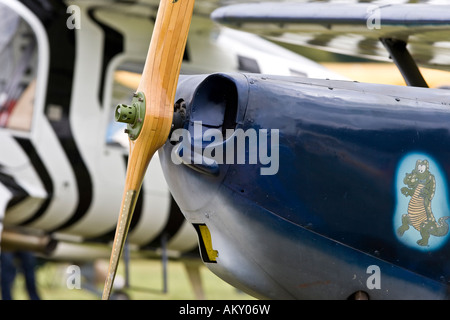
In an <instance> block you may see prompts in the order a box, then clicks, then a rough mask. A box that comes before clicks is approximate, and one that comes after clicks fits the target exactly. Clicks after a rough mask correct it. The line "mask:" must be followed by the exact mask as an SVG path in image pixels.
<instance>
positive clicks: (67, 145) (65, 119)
mask: <svg viewBox="0 0 450 320" xmlns="http://www.w3.org/2000/svg"><path fill="white" fill-rule="evenodd" d="M157 3H158V2H157V1H135V2H133V3H125V2H122V1H107V0H85V1H82V0H76V1H59V0H58V1H56V0H43V1H39V2H36V1H28V0H20V1H18V0H14V1H12V0H0V9H1V10H0V12H2V16H3V19H2V22H1V23H0V28H2V30H3V31H4V32H3V31H2V34H3V35H4V36H3V38H2V39H0V40H1V44H0V46H1V48H0V49H1V53H0V54H1V56H0V61H1V62H2V71H1V79H2V84H1V85H2V95H1V97H0V98H1V103H2V109H1V112H0V122H1V125H0V126H1V127H0V143H1V145H2V152H1V154H0V182H1V183H0V204H1V210H0V218H1V221H2V225H1V226H2V227H3V232H2V247H3V248H7V247H9V248H25V249H29V250H37V251H40V252H41V254H45V256H46V257H50V258H54V259H68V260H71V261H84V260H88V261H91V260H93V259H95V258H99V257H103V258H104V257H108V256H109V254H110V246H109V245H108V244H109V243H110V242H111V241H112V239H113V236H114V232H115V227H116V222H117V217H118V212H119V206H120V200H121V195H122V190H123V180H124V176H125V171H126V163H127V155H128V153H127V141H126V135H125V134H124V133H123V131H124V127H123V126H119V125H118V124H116V123H115V122H114V115H113V114H114V107H115V106H116V105H117V104H118V103H128V102H129V99H131V97H132V94H133V92H134V90H135V88H136V85H135V83H136V74H138V73H140V72H141V71H142V66H143V63H144V61H145V56H146V52H147V49H148V44H149V41H150V38H151V33H152V29H153V23H154V17H155V15H156V8H157ZM198 3H199V7H198V8H197V9H196V14H195V15H194V18H193V23H192V27H191V33H190V36H189V40H188V47H187V50H186V53H185V59H184V62H183V66H182V72H183V73H185V74H189V73H210V72H214V71H224V72H226V71H228V72H229V71H236V72H237V71H239V70H247V71H253V72H268V73H277V74H286V75H289V74H293V73H299V74H304V75H308V76H313V77H323V78H326V77H338V75H336V74H333V73H332V72H330V71H328V70H326V69H325V68H323V67H321V66H320V65H318V64H316V63H314V62H312V61H310V60H308V59H305V58H303V57H301V56H299V55H297V54H293V53H292V52H290V51H288V50H285V49H283V48H281V47H279V46H276V45H274V44H272V43H270V42H269V41H267V40H263V39H261V38H259V37H257V36H254V35H251V34H247V33H242V32H238V31H234V30H225V29H219V28H218V26H216V25H215V24H214V23H213V22H212V21H211V20H210V19H209V13H210V12H211V10H212V9H210V8H209V7H208V3H209V2H207V1H206V2H204V3H202V1H199V2H198ZM203 6H205V7H206V9H202V8H203ZM215 7H216V6H215ZM205 10H206V11H205ZM205 12H206V13H205ZM8 36H9V37H10V38H8ZM137 78H138V77H137ZM124 141H125V142H124ZM128 242H129V244H130V247H131V248H132V249H136V250H133V251H139V252H143V253H144V254H148V255H151V256H153V255H154V254H155V252H156V253H159V252H160V250H159V249H160V248H161V246H162V242H165V243H167V249H168V253H169V254H170V255H171V256H173V257H179V256H180V255H183V254H187V255H189V254H191V253H192V252H194V253H196V252H198V249H197V248H198V240H197V235H196V233H195V231H194V228H193V227H192V225H191V224H190V223H188V222H187V221H186V220H185V218H184V217H183V215H182V214H181V212H180V210H179V208H178V206H177V205H176V203H175V202H174V201H173V198H172V197H171V195H170V192H169V189H168V187H167V184H166V182H165V179H164V177H163V174H162V171H161V168H160V164H159V161H158V158H157V157H155V159H154V160H153V161H152V162H151V164H150V166H149V168H148V175H147V177H146V179H145V181H144V184H143V190H142V192H141V195H140V200H139V202H138V205H137V207H136V212H135V215H134V218H133V221H132V224H131V230H130V233H129V237H128ZM86 244H87V245H86ZM101 244H107V245H106V246H105V245H101Z"/></svg>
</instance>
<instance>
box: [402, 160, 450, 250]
mask: <svg viewBox="0 0 450 320" xmlns="http://www.w3.org/2000/svg"><path fill="white" fill-rule="evenodd" d="M416 159H417V158H416ZM429 159H431V157H428V158H426V157H423V158H422V159H417V160H416V162H415V166H413V168H412V170H411V163H412V161H411V159H409V161H408V163H409V166H410V167H409V168H410V169H409V170H411V171H406V172H405V170H406V168H407V167H406V166H405V165H403V168H404V169H403V173H404V176H403V180H402V185H403V186H401V187H399V186H398V189H397V192H399V196H398V202H399V203H402V205H401V206H397V214H396V216H395V219H396V220H397V221H394V226H395V228H396V233H397V236H398V238H399V239H402V240H404V242H407V244H408V245H410V246H412V247H414V246H416V247H417V248H420V247H421V248H426V249H436V248H437V247H438V246H440V244H442V243H443V242H442V241H438V242H436V241H434V242H433V244H432V243H431V242H432V241H431V240H430V237H431V236H434V237H443V238H446V237H445V236H446V235H447V234H448V229H449V225H448V223H447V221H446V220H447V219H448V218H450V216H444V214H449V213H450V211H449V210H448V201H447V198H446V191H445V190H439V189H440V188H441V189H444V188H445V189H446V185H445V180H444V178H443V177H441V175H440V174H439V177H438V179H437V178H436V177H435V175H434V174H433V173H432V169H431V167H430V162H431V163H433V164H434V163H435V162H434V161H432V160H429ZM434 168H435V169H434V170H436V171H437V172H438V173H440V170H439V169H438V168H437V165H435V166H434ZM401 174H402V172H401V170H399V172H398V175H399V177H398V184H399V180H400V179H399V178H400V176H401ZM437 181H438V182H439V183H437ZM438 191H439V192H438ZM437 193H439V200H436V201H439V202H440V203H439V204H438V205H436V206H434V201H435V195H436V194H437ZM402 197H403V198H404V197H407V198H409V200H408V201H405V200H404V199H401V198H402ZM406 202H407V204H406ZM400 208H403V209H400ZM405 209H406V210H405ZM434 209H439V210H438V211H436V212H434V211H433V210H434ZM402 210H403V213H402V214H400V213H401V211H402ZM435 214H436V216H435ZM436 218H437V219H436ZM399 224H400V226H399ZM410 227H413V229H411V230H414V229H415V230H416V231H408V230H410ZM417 232H418V233H417ZM408 233H410V234H409V235H408V237H406V234H408ZM413 237H415V239H416V241H415V244H414V243H413V242H412V241H411V240H412V239H413ZM403 238H405V239H403Z"/></svg>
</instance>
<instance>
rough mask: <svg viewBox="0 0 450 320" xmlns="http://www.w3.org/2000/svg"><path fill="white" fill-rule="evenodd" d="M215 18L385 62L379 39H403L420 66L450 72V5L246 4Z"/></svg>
mask: <svg viewBox="0 0 450 320" xmlns="http://www.w3.org/2000/svg"><path fill="white" fill-rule="evenodd" d="M212 18H213V20H214V21H216V22H218V23H220V24H222V25H225V26H229V27H233V28H238V29H239V30H243V31H248V32H252V33H255V34H259V35H261V36H264V37H267V38H269V39H272V40H277V41H282V42H287V43H292V44H296V45H301V46H309V47H316V48H319V49H322V50H327V51H331V52H336V53H343V54H349V55H354V56H359V57H364V58H370V59H375V60H382V61H383V60H389V53H388V51H387V50H386V49H385V48H384V46H383V44H382V42H381V41H380V39H396V40H401V41H404V42H405V43H407V44H408V50H409V51H410V53H411V56H412V57H413V59H414V60H415V61H416V63H417V64H418V65H420V66H423V67H430V68H438V69H442V70H450V5H437V4H436V5H434V4H398V5H396V4H392V5H375V4H373V3H356V4H346V3H323V2H321V3H299V2H285V3H275V2H266V3H258V4H255V3H247V4H235V5H230V6H226V7H222V8H219V9H217V10H215V11H214V12H213V13H212Z"/></svg>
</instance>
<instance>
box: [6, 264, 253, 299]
mask: <svg viewBox="0 0 450 320" xmlns="http://www.w3.org/2000/svg"><path fill="white" fill-rule="evenodd" d="M69 266H70V265H69V264H66V263H55V262H47V263H45V264H43V265H42V266H40V267H39V268H38V269H37V271H36V278H37V285H38V290H39V294H40V296H41V299H42V300H97V299H100V298H101V291H102V289H103V283H101V282H98V283H97V284H93V283H91V282H89V281H88V280H86V279H85V277H80V281H79V283H80V284H81V289H77V288H76V286H75V288H72V289H71V288H69V286H68V285H67V279H68V275H70V272H68V270H70V269H68V267H69ZM86 269H88V270H89V268H88V267H87V266H84V265H82V266H80V270H82V273H83V270H86ZM118 274H119V275H122V276H123V275H124V268H123V263H121V264H120V265H119V272H118ZM167 274H168V275H167V292H166V293H163V292H162V289H163V276H162V264H161V262H160V261H157V260H132V261H131V263H130V268H129V288H127V289H125V290H124V291H125V292H126V293H127V294H128V296H129V297H130V299H132V300H194V299H196V297H195V294H194V292H193V289H192V287H191V284H190V282H189V278H188V276H187V272H186V270H185V268H184V265H183V264H182V263H181V262H179V261H169V264H168V273H167ZM200 274H201V278H202V284H203V289H204V294H205V298H206V299H208V300H248V299H254V298H252V297H251V296H248V295H247V294H245V293H242V292H240V291H238V290H237V289H235V288H234V287H232V286H230V285H229V284H227V283H225V282H224V281H222V280H221V279H220V278H218V277H217V276H216V275H214V274H213V273H212V272H211V271H209V270H208V269H207V268H206V267H205V266H203V265H202V266H201V267H200ZM87 285H92V286H93V288H92V289H95V291H96V292H94V291H93V290H86V289H84V288H83V287H86V286H87ZM72 287H73V286H72ZM24 288H25V285H24V278H23V276H22V274H20V273H19V274H18V275H17V277H16V281H15V284H14V288H13V297H14V299H16V300H25V299H28V296H27V293H26V291H25V289H24Z"/></svg>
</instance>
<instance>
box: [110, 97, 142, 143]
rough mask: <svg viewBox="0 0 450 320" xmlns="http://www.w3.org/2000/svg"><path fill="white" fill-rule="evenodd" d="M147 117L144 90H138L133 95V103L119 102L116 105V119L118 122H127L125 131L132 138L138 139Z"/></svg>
mask: <svg viewBox="0 0 450 320" xmlns="http://www.w3.org/2000/svg"><path fill="white" fill-rule="evenodd" d="M144 117H145V95H144V93H143V92H136V93H135V94H134V95H133V100H132V101H131V105H126V104H119V105H118V106H117V107H116V112H115V119H116V121H117V122H122V123H127V124H128V126H127V129H125V133H128V136H129V137H130V139H131V140H135V139H137V137H138V136H139V133H140V132H141V129H142V125H143V123H144Z"/></svg>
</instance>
